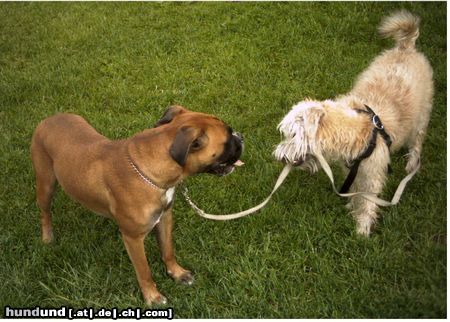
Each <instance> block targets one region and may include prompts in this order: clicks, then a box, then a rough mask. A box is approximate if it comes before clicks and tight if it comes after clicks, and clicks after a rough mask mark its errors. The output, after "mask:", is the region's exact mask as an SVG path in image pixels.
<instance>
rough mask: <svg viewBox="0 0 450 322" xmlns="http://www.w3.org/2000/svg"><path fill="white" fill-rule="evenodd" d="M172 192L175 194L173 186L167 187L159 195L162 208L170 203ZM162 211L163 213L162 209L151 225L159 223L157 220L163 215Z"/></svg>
mask: <svg viewBox="0 0 450 322" xmlns="http://www.w3.org/2000/svg"><path fill="white" fill-rule="evenodd" d="M174 194H175V188H174V187H172V188H169V189H167V191H166V193H165V194H164V195H163V196H162V197H161V203H162V205H163V208H165V207H167V206H168V205H170V203H171V202H172V200H173V196H174ZM163 213H164V210H163V211H161V213H160V214H159V216H158V219H156V221H155V223H154V224H153V225H156V224H158V223H159V221H160V219H161V216H162V215H163Z"/></svg>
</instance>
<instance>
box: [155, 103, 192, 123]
mask: <svg viewBox="0 0 450 322" xmlns="http://www.w3.org/2000/svg"><path fill="white" fill-rule="evenodd" d="M185 110H186V109H185V108H184V107H182V106H179V105H173V106H169V107H168V108H167V110H166V111H165V112H164V114H163V116H162V117H161V119H160V120H159V121H158V122H156V124H155V126H154V127H158V126H160V125H163V124H167V123H170V122H171V121H172V120H173V118H174V117H175V116H177V115H178V114H181V113H183V112H184V111H185Z"/></svg>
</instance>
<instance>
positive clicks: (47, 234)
mask: <svg viewBox="0 0 450 322" xmlns="http://www.w3.org/2000/svg"><path fill="white" fill-rule="evenodd" d="M31 158H32V161H33V167H34V171H35V176H36V201H37V204H38V207H39V209H40V210H41V227H42V241H43V242H44V243H50V242H51V241H52V240H53V230H52V215H51V212H50V207H51V203H52V198H53V193H54V191H55V186H56V177H55V173H54V172H53V162H52V160H51V159H50V157H49V156H48V154H47V153H46V152H45V150H44V149H43V148H42V147H38V146H37V143H36V142H33V144H32V146H31Z"/></svg>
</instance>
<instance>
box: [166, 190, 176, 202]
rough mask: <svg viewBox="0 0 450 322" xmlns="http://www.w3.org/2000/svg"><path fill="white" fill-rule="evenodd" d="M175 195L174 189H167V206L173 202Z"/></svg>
mask: <svg viewBox="0 0 450 322" xmlns="http://www.w3.org/2000/svg"><path fill="white" fill-rule="evenodd" d="M174 194H175V188H174V187H172V188H169V189H167V191H166V206H167V205H168V204H170V203H171V202H172V200H173V195H174Z"/></svg>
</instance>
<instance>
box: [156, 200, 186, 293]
mask: <svg viewBox="0 0 450 322" xmlns="http://www.w3.org/2000/svg"><path fill="white" fill-rule="evenodd" d="M172 227H173V216H172V208H169V209H167V210H166V211H165V212H164V214H163V215H162V216H161V219H160V221H159V223H158V224H157V225H156V230H157V234H158V243H159V249H160V251H161V258H162V260H163V262H164V264H165V265H166V269H167V273H168V274H169V275H170V276H171V277H172V278H173V279H174V280H175V281H177V282H180V283H182V284H185V285H192V284H193V283H194V277H193V275H192V273H191V272H190V271H188V270H186V269H184V268H183V267H181V266H180V265H179V264H178V263H177V260H176V259H175V254H174V250H173V240H172Z"/></svg>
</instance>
